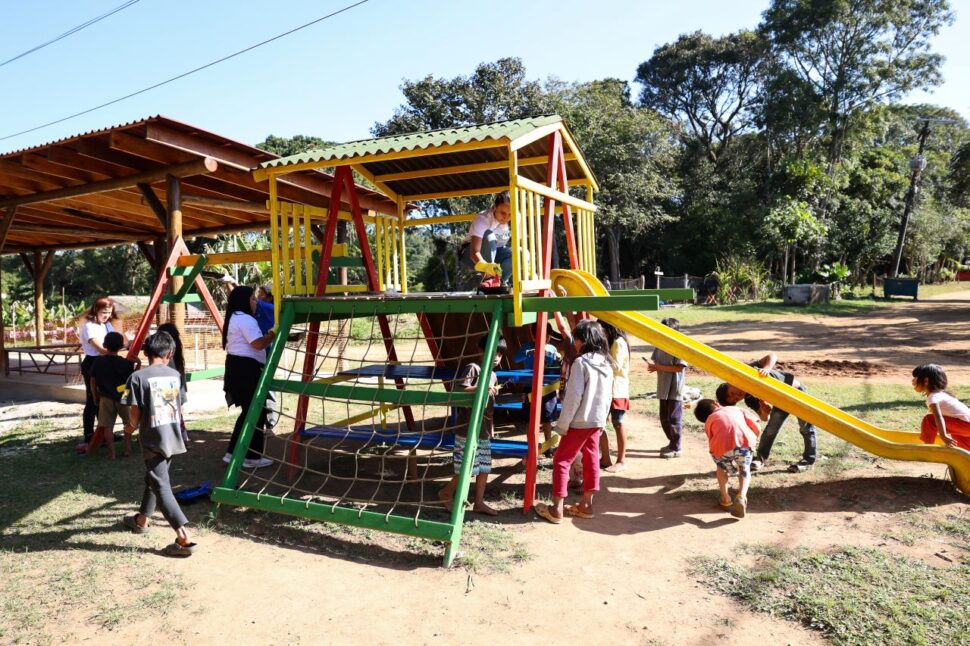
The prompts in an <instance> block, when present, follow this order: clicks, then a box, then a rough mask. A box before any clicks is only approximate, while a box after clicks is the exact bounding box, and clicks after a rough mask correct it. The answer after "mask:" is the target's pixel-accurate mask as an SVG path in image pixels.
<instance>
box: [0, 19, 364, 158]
mask: <svg viewBox="0 0 970 646" xmlns="http://www.w3.org/2000/svg"><path fill="white" fill-rule="evenodd" d="M368 2H370V0H360V1H359V2H355V3H353V4H349V5H347V6H346V7H343V8H342V9H338V10H337V11H334V12H333V13H328V14H327V15H326V16H321V17H320V18H317V19H316V20H311V21H310V22H308V23H304V24H302V25H300V26H299V27H294V28H293V29H290V30H289V31H284V32H283V33H282V34H277V35H276V36H273V37H272V38H267V39H266V40H264V41H262V42H260V43H256V44H255V45H250V46H249V47H246V48H245V49H240V50H239V51H237V52H233V53H232V54H229V55H228V56H223V57H222V58H220V59H217V60H214V61H212V62H211V63H206V64H205V65H200V66H199V67H196V68H195V69H191V70H189V71H187V72H183V73H181V74H179V75H177V76H173V77H171V78H168V79H165V80H164V81H159V82H158V83H155V84H154V85H149V86H148V87H146V88H142V89H140V90H138V91H136V92H131V93H130V94H126V95H124V96H122V97H118V98H117V99H113V100H111V101H108V102H106V103H102V104H101V105H96V106H94V107H93V108H88V109H87V110H81V111H80V112H75V113H74V114H72V115H68V116H66V117H62V118H61V119H56V120H54V121H49V122H47V123H45V124H42V125H39V126H34V127H33V128H28V129H27V130H21V131H20V132H15V133H13V134H9V135H6V136H3V137H0V141H4V140H6V139H13V138H14V137H19V136H20V135H26V134H27V133H30V132H34V131H36V130H41V129H43V128H47V127H49V126H53V125H56V124H58V123H63V122H64V121H69V120H70V119H74V118H75V117H80V116H82V115H85V114H88V113H90V112H94V111H95V110H100V109H101V108H106V107H108V106H109V105H114V104H115V103H120V102H121V101H124V100H125V99H130V98H131V97H133V96H138V95H139V94H144V93H145V92H148V91H150V90H154V89H155V88H159V87H162V86H163V85H168V84H169V83H171V82H173V81H178V80H179V79H183V78H185V77H186V76H190V75H192V74H195V73H196V72H201V71H202V70H204V69H208V68H210V67H212V66H213V65H218V64H219V63H222V62H224V61H228V60H229V59H230V58H235V57H236V56H239V55H240V54H245V53H246V52H251V51H252V50H254V49H256V48H258V47H262V46H263V45H267V44H269V43H271V42H273V41H275V40H279V39H280V38H283V37H284V36H289V35H290V34H295V33H296V32H298V31H300V30H302V29H306V28H307V27H312V26H313V25H315V24H317V23H319V22H323V21H324V20H327V19H328V18H333V17H334V16H337V15H339V14H342V13H344V12H345V11H350V10H351V9H353V8H355V7H359V6H360V5H362V4H367V3H368Z"/></svg>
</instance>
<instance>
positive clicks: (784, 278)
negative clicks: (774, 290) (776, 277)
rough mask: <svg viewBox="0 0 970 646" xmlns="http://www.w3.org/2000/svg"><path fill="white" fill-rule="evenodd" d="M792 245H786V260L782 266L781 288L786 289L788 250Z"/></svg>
mask: <svg viewBox="0 0 970 646" xmlns="http://www.w3.org/2000/svg"><path fill="white" fill-rule="evenodd" d="M789 247H791V245H787V244H786V245H785V260H784V262H783V263H782V264H781V286H782V287H785V286H786V285H787V284H788V249H789Z"/></svg>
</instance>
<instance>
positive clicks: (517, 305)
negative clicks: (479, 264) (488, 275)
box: [506, 146, 522, 326]
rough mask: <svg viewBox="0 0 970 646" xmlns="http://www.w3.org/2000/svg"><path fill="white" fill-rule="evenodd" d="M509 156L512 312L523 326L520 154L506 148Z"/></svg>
mask: <svg viewBox="0 0 970 646" xmlns="http://www.w3.org/2000/svg"><path fill="white" fill-rule="evenodd" d="M506 150H507V151H508V156H509V202H510V204H509V209H510V211H511V213H512V220H511V222H509V225H510V226H509V229H511V233H512V239H511V240H510V241H509V244H511V245H512V310H513V321H514V322H515V325H516V326H520V325H522V263H521V259H520V257H519V245H520V244H521V241H522V234H521V230H522V223H521V218H520V217H519V168H518V164H517V161H518V156H519V154H518V153H517V152H516V151H514V150H512V148H511V147H509V146H506Z"/></svg>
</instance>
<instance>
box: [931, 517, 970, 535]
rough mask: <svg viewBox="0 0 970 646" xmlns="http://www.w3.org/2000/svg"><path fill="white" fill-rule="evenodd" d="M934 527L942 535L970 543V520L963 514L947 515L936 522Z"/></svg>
mask: <svg viewBox="0 0 970 646" xmlns="http://www.w3.org/2000/svg"><path fill="white" fill-rule="evenodd" d="M933 525H934V528H935V529H936V531H938V532H940V533H942V534H946V535H947V536H953V537H954V538H959V539H962V540H964V541H970V519H967V518H965V517H964V516H963V515H962V514H961V515H959V516H957V515H955V514H947V515H946V517H945V518H941V519H939V520H936V521H935V522H934V523H933Z"/></svg>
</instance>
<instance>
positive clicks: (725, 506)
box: [717, 500, 734, 509]
mask: <svg viewBox="0 0 970 646" xmlns="http://www.w3.org/2000/svg"><path fill="white" fill-rule="evenodd" d="M717 504H718V505H719V506H720V507H721V509H730V508H731V507H733V506H734V503H733V502H721V501H720V500H718V501H717Z"/></svg>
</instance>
